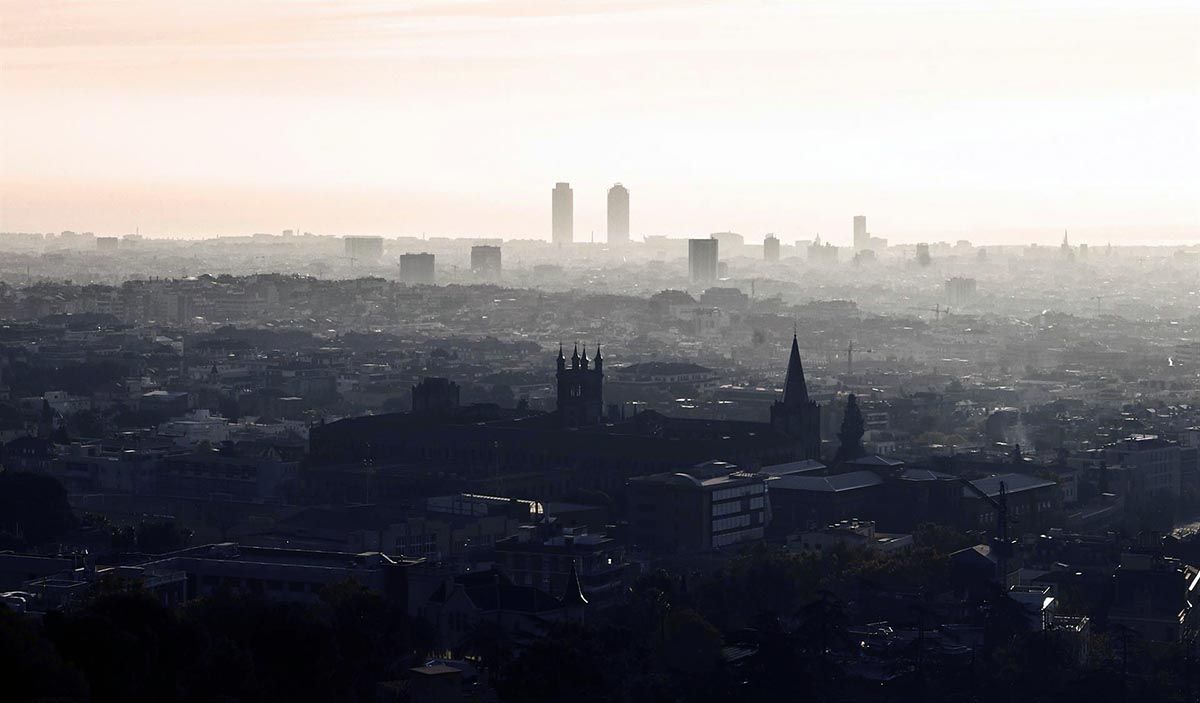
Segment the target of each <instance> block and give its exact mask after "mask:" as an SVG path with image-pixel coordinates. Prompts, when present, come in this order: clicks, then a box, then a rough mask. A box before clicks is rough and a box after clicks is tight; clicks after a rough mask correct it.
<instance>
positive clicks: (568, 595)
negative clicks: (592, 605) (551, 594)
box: [562, 559, 588, 608]
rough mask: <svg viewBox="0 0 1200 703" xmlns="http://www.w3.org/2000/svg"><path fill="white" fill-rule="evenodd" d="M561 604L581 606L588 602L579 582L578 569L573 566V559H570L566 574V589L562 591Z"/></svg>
mask: <svg viewBox="0 0 1200 703" xmlns="http://www.w3.org/2000/svg"><path fill="white" fill-rule="evenodd" d="M562 600H563V604H564V605H566V606H568V607H569V606H574V607H578V608H582V607H583V606H585V605H587V604H588V599H587V597H586V596H584V595H583V584H581V583H580V582H579V570H578V569H576V568H575V560H574V559H572V560H571V572H570V573H569V574H567V590H566V591H565V592H564V593H563V597H562Z"/></svg>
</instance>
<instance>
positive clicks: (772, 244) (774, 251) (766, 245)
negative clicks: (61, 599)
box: [763, 234, 779, 261]
mask: <svg viewBox="0 0 1200 703" xmlns="http://www.w3.org/2000/svg"><path fill="white" fill-rule="evenodd" d="M763 260H764V261H779V239H778V238H777V237H776V236H775V235H773V234H768V235H767V238H766V239H764V240H763Z"/></svg>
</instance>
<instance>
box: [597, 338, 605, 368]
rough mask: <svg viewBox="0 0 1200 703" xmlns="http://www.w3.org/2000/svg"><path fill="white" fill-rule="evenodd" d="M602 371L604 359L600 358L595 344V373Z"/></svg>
mask: <svg viewBox="0 0 1200 703" xmlns="http://www.w3.org/2000/svg"><path fill="white" fill-rule="evenodd" d="M603 370H604V357H602V356H600V345H599V344H596V371H603Z"/></svg>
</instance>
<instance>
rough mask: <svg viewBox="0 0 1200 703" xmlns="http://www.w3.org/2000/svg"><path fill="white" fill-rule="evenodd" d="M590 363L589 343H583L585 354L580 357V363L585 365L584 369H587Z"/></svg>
mask: <svg viewBox="0 0 1200 703" xmlns="http://www.w3.org/2000/svg"><path fill="white" fill-rule="evenodd" d="M589 363H590V361H589V360H588V358H587V345H586V344H585V345H583V356H581V357H579V364H580V366H582V367H583V370H584V371H587V367H588V364H589Z"/></svg>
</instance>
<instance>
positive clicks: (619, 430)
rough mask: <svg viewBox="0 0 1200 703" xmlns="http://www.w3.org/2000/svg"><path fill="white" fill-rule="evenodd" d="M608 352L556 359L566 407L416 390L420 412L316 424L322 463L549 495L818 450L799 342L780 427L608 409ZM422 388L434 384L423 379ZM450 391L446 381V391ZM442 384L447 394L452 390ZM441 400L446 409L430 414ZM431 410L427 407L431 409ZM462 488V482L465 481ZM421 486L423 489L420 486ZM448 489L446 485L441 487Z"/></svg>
mask: <svg viewBox="0 0 1200 703" xmlns="http://www.w3.org/2000/svg"><path fill="white" fill-rule="evenodd" d="M603 363H604V360H603V357H602V356H601V354H600V351H599V350H598V349H597V352H596V359H595V360H594V361H592V360H589V359H588V357H587V352H586V350H584V353H583V354H582V356H581V355H579V354H578V352H576V353H573V354H572V358H571V360H570V362H568V361H567V359H566V358H565V356H564V355H563V352H562V351H561V350H560V352H559V356H558V358H557V361H556V364H557V371H556V373H557V384H558V408H557V410H555V411H554V412H551V413H541V412H534V411H529V410H523V409H502V408H497V407H495V406H470V407H465V408H453V407H452V406H453V403H451V402H435V401H432V400H431V395H430V394H432V395H436V396H441V395H443V393H442V392H440V391H439V392H437V393H433V391H434V389H435V388H436V389H443V386H442V385H441V382H430V383H431V385H430V386H429V387H428V392H427V391H426V390H425V389H422V390H418V391H417V393H416V394H415V396H414V397H419V398H420V400H419V402H417V403H415V406H414V407H415V410H414V412H412V413H393V414H386V415H373V416H367V417H357V418H350V419H346V420H339V421H337V422H333V423H329V424H326V425H321V426H317V427H314V428H312V430H311V434H310V447H311V460H312V462H313V464H314V465H316V466H317V467H320V468H319V469H318V470H320V471H322V472H325V473H327V474H328V473H337V471H338V467H339V466H340V467H345V470H346V471H359V470H361V469H362V467H363V466H364V465H367V466H371V467H376V469H377V470H383V469H384V467H388V466H394V467H398V468H400V470H404V469H403V468H402V467H405V466H410V467H412V469H413V470H414V471H417V472H418V473H420V472H432V473H436V474H437V475H438V476H440V477H441V478H440V480H441V481H442V482H443V486H444V485H445V484H444V482H445V481H446V480H457V481H460V482H462V485H461V490H469V491H472V492H479V493H490V494H497V495H524V496H528V497H531V498H536V499H541V500H548V499H553V498H558V497H562V496H563V495H565V494H566V493H568V492H571V491H577V490H581V489H590V490H601V491H606V492H609V493H610V494H615V493H620V492H621V491H622V490H623V487H624V484H625V481H626V479H628V478H631V477H633V476H644V475H648V474H655V473H660V472H664V471H677V470H678V469H679V467H682V466H692V465H696V464H700V463H703V462H707V461H711V460H713V459H714V458H718V459H720V460H722V461H728V462H731V463H735V464H737V465H738V466H740V467H743V468H745V469H747V470H752V469H754V468H756V467H760V466H765V465H771V464H780V463H783V462H788V461H794V460H798V459H812V458H817V457H819V455H820V446H821V445H820V442H821V438H820V409H819V407H818V406H817V404H816V403H814V402H813V401H812V400H810V399H809V397H808V393H807V385H806V383H805V380H804V369H803V367H802V365H801V362H800V352H799V348H798V344H797V341H796V339H795V338H793V340H792V349H791V357H790V359H789V362H788V378H787V381H786V384H785V392H784V397H783V399H782V400H780V401H779V402H777V403H776V404H775V406H774V407H773V408H772V410H771V418H770V422H745V421H732V420H705V419H682V418H672V417H668V416H665V415H662V414H659V413H657V412H653V411H647V412H643V413H638V414H636V415H633V416H632V417H628V418H622V417H605V416H604V415H603V414H602V413H603V408H604V401H603ZM422 385H424V384H422ZM446 388H448V386H446ZM443 390H444V389H443ZM432 407H437V408H438V409H439V412H428V410H429V409H430V408H432ZM423 410H424V411H423ZM456 488H457V487H456ZM414 490H419V489H414ZM443 492H444V490H443Z"/></svg>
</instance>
